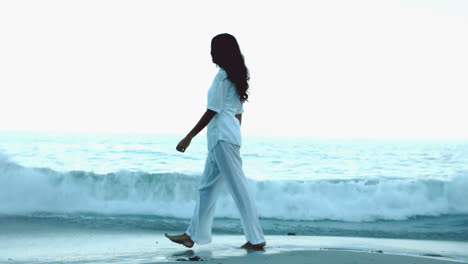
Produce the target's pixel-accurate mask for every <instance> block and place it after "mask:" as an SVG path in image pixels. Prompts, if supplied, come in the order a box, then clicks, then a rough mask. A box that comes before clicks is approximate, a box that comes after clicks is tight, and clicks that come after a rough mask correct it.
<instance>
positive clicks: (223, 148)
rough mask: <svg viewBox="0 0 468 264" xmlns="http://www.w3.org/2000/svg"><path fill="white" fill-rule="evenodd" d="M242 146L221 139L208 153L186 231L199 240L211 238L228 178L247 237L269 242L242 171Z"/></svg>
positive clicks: (198, 242) (205, 240) (201, 241)
mask: <svg viewBox="0 0 468 264" xmlns="http://www.w3.org/2000/svg"><path fill="white" fill-rule="evenodd" d="M239 149H240V147H239V146H237V145H234V144H231V143H229V142H226V141H222V140H221V141H218V142H217V143H216V145H215V146H214V147H213V149H212V150H211V151H210V152H209V153H208V157H207V159H206V163H205V170H204V171H203V175H202V179H201V181H200V187H199V192H200V195H199V196H198V199H197V205H196V207H195V212H194V214H193V217H192V221H191V222H190V225H189V227H188V228H187V231H186V232H185V233H186V234H187V235H188V236H189V237H190V238H191V239H192V240H193V241H194V242H195V243H197V244H208V243H210V242H211V228H212V225H213V218H214V212H215V207H216V200H217V198H218V196H219V193H220V191H221V190H222V187H223V183H224V182H226V184H227V186H228V188H229V191H230V192H231V194H232V197H233V198H234V202H235V203H236V205H237V208H238V209H239V211H240V215H241V224H242V227H243V229H244V234H245V236H246V238H247V241H249V242H250V243H251V244H253V245H255V244H260V243H263V242H265V238H264V236H263V230H262V227H261V226H260V222H259V220H258V215H257V210H256V208H255V203H254V201H253V199H252V195H251V194H250V192H249V190H248V186H247V179H246V178H245V175H244V172H243V171H242V160H241V157H240V151H239Z"/></svg>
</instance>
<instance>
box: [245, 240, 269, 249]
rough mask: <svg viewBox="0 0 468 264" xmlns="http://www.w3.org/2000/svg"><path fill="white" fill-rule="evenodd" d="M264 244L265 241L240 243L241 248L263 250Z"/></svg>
mask: <svg viewBox="0 0 468 264" xmlns="http://www.w3.org/2000/svg"><path fill="white" fill-rule="evenodd" d="M265 246H266V242H263V243H260V244H255V245H252V244H251V243H250V242H247V243H245V244H244V245H242V246H241V248H245V249H247V250H263V248H264V247H265Z"/></svg>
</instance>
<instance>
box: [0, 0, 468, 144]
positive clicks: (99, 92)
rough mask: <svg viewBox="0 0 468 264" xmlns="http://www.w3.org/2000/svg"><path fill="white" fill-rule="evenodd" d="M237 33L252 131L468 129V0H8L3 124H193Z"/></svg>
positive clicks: (140, 128) (3, 11) (351, 133)
mask: <svg viewBox="0 0 468 264" xmlns="http://www.w3.org/2000/svg"><path fill="white" fill-rule="evenodd" d="M224 32H228V33H231V34H233V35H234V36H236V38H237V39H238V41H239V44H240V46H241V49H242V51H243V53H244V55H245V58H246V63H247V66H248V67H249V69H250V71H251V76H252V78H251V93H250V95H251V99H250V102H249V103H247V104H246V105H245V107H244V108H245V115H244V120H243V121H244V122H243V124H242V127H243V128H242V129H243V133H244V134H251V135H252V134H254V135H297V136H331V137H335V136H345V137H397V138H399V137H409V138H465V139H466V138H468V122H467V114H468V103H467V102H466V101H467V97H466V96H465V94H466V92H465V91H466V90H467V88H468V48H467V47H468V34H467V32H468V1H464V0H459V1H454V0H439V1H430V0H421V1H396V0H392V1H377V0H370V1H334V0H332V1H329V0H327V1H222V0H216V1H96V0H93V1H82V0H80V1H1V2H0V130H56V131H113V132H155V133H178V134H185V133H187V132H188V131H189V130H190V129H191V128H192V127H193V126H194V125H195V123H196V122H197V121H198V119H199V118H200V116H201V115H202V114H203V112H204V110H205V106H206V92H207V89H208V88H209V85H210V84H211V81H212V79H213V77H214V75H215V73H216V71H217V68H216V67H215V65H214V64H212V62H211V57H210V53H209V52H210V41H211V38H212V37H213V36H215V35H216V34H218V33H224Z"/></svg>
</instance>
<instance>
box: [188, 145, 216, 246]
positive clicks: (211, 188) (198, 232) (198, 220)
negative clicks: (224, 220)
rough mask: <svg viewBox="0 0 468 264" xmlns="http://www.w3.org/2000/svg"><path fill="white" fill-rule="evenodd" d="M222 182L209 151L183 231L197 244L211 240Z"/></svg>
mask: <svg viewBox="0 0 468 264" xmlns="http://www.w3.org/2000/svg"><path fill="white" fill-rule="evenodd" d="M223 183H224V177H221V175H220V171H219V167H218V165H217V164H216V160H215V158H214V155H213V153H212V151H211V152H209V153H208V157H207V158H206V163H205V169H204V171H203V175H202V179H201V181H200V186H199V188H198V190H199V195H198V198H197V205H196V207H195V210H194V213H193V217H192V220H191V222H190V225H189V227H188V228H187V231H186V232H185V233H186V234H187V235H188V236H189V237H190V238H191V239H192V240H193V241H194V242H195V243H197V244H207V243H210V242H211V230H212V226H213V218H214V213H215V208H216V200H217V199H218V196H219V194H220V191H221V189H222V186H223Z"/></svg>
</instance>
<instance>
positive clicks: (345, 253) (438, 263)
mask: <svg viewBox="0 0 468 264" xmlns="http://www.w3.org/2000/svg"><path fill="white" fill-rule="evenodd" d="M262 253H263V252H253V253H248V254H246V255H244V256H236V257H224V258H212V259H203V258H202V260H203V263H216V264H237V263H246V264H254V263H255V264H256V263H258V264H262V263H265V264H267V263H271V264H280V263H294V264H309V263H314V262H317V263H320V264H338V263H356V264H374V263H379V264H393V263H398V264H456V263H468V262H464V261H461V260H453V259H447V258H444V257H431V256H413V255H400V254H388V253H381V252H360V251H351V250H339V249H333V250H325V249H321V250H300V251H286V252H281V253H273V254H262ZM183 259H184V258H183ZM185 259H187V258H185ZM187 260H188V259H187ZM165 263H170V264H175V263H180V261H169V262H165Z"/></svg>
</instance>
